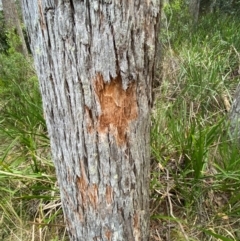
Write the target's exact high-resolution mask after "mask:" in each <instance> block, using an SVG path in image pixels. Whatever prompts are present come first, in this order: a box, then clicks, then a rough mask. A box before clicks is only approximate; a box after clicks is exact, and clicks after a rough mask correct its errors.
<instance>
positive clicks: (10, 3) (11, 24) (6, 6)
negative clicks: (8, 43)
mask: <svg viewBox="0 0 240 241" xmlns="http://www.w3.org/2000/svg"><path fill="white" fill-rule="evenodd" d="M2 8H3V14H4V19H5V23H6V28H7V30H12V29H16V31H17V34H18V36H19V38H20V41H21V45H20V46H19V52H21V53H22V54H23V55H24V56H25V57H27V56H28V50H27V45H26V41H25V39H24V36H23V31H22V28H21V23H20V20H19V17H18V12H17V8H16V4H15V2H14V0H2Z"/></svg>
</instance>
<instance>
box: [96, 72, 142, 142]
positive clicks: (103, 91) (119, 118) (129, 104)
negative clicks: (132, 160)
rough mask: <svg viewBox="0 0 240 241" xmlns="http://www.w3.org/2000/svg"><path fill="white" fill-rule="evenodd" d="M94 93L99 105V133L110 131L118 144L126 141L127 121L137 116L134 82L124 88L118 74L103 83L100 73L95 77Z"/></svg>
mask: <svg viewBox="0 0 240 241" xmlns="http://www.w3.org/2000/svg"><path fill="white" fill-rule="evenodd" d="M95 93H96V95H97V97H98V101H99V103H100V106H101V115H100V116H99V120H98V132H99V133H106V132H108V131H109V132H110V133H112V134H113V135H114V136H115V138H116V141H117V143H118V144H119V145H123V144H124V143H126V133H127V130H128V126H129V123H130V122H131V121H133V120H135V119H136V118H137V117H138V106H137V100H136V84H135V82H132V83H131V84H130V85H129V86H128V88H127V89H126V90H124V89H123V87H122V80H121V77H120V76H117V77H116V78H115V79H111V82H110V83H105V82H104V80H103V77H102V75H101V74H98V75H97V76H96V79H95Z"/></svg>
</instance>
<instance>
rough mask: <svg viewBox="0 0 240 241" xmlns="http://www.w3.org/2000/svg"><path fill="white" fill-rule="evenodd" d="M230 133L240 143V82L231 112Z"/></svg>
mask: <svg viewBox="0 0 240 241" xmlns="http://www.w3.org/2000/svg"><path fill="white" fill-rule="evenodd" d="M229 119H230V133H231V135H232V136H233V138H234V139H236V140H237V141H238V142H239V143H240V84H239V85H238V87H237V90H236V93H235V96H234V99H233V103H232V108H231V111H230V114H229Z"/></svg>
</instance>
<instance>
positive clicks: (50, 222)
mask: <svg viewBox="0 0 240 241" xmlns="http://www.w3.org/2000/svg"><path fill="white" fill-rule="evenodd" d="M207 2H208V3H209V2H211V3H212V4H211V6H210V5H209V4H208V3H207ZM239 2H240V1H236V0H235V1H215V3H214V1H201V8H200V18H199V22H198V23H197V24H193V23H192V21H191V19H190V15H189V12H188V5H187V2H185V1H183V0H172V1H170V2H169V3H168V4H165V6H164V14H163V24H162V26H163V27H162V32H161V34H160V37H161V42H162V53H163V54H162V70H161V73H162V79H161V84H160V83H154V86H155V88H154V95H155V103H154V108H153V111H152V128H151V151H152V158H151V164H152V174H151V185H150V189H151V240H152V241H154V240H156V241H160V240H167V241H170V240H171V241H174V240H176V241H181V240H194V241H198V240H199V241H205V240H206V241H208V240H209V241H210V240H223V241H230V240H232V241H233V240H240V231H239V225H240V201H239V200H240V190H239V189H240V155H239V154H240V153H239V146H238V145H237V143H236V142H235V141H234V138H233V137H232V136H231V135H230V133H229V131H228V126H229V124H228V112H229V110H230V106H231V102H232V98H233V94H234V91H235V89H236V86H237V84H238V83H239V80H240V35H239V34H238V30H239V29H240V19H239V15H237V13H238V11H237V10H238V9H239V7H240V3H239ZM0 30H1V31H0V33H2V34H0V100H1V101H0V141H1V145H0V239H1V240H4V241H5V240H6V241H8V240H9V241H10V240H11V241H15V240H21V241H29V240H39V241H43V240H45V241H53V240H56V241H58V240H64V241H65V240H68V237H67V234H66V231H65V226H64V223H63V215H62V211H61V202H60V197H59V190H58V186H57V182H56V177H55V173H54V166H53V163H52V161H51V155H50V148H49V140H48V137H47V131H46V126H45V122H44V114H43V112H42V106H41V98H40V94H39V90H38V83H37V78H36V75H35V72H34V70H33V69H34V68H33V66H32V65H33V64H32V60H31V59H28V60H26V58H24V57H23V56H22V54H20V53H19V52H17V51H16V46H18V45H19V42H18V41H19V39H18V37H17V36H16V35H15V34H14V31H10V32H4V24H3V18H2V17H1V15H0Z"/></svg>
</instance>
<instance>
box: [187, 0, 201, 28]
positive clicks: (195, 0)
mask: <svg viewBox="0 0 240 241" xmlns="http://www.w3.org/2000/svg"><path fill="white" fill-rule="evenodd" d="M199 7H200V0H190V2H189V12H190V15H191V17H192V20H193V23H194V24H196V23H197V22H198V16H199Z"/></svg>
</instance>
